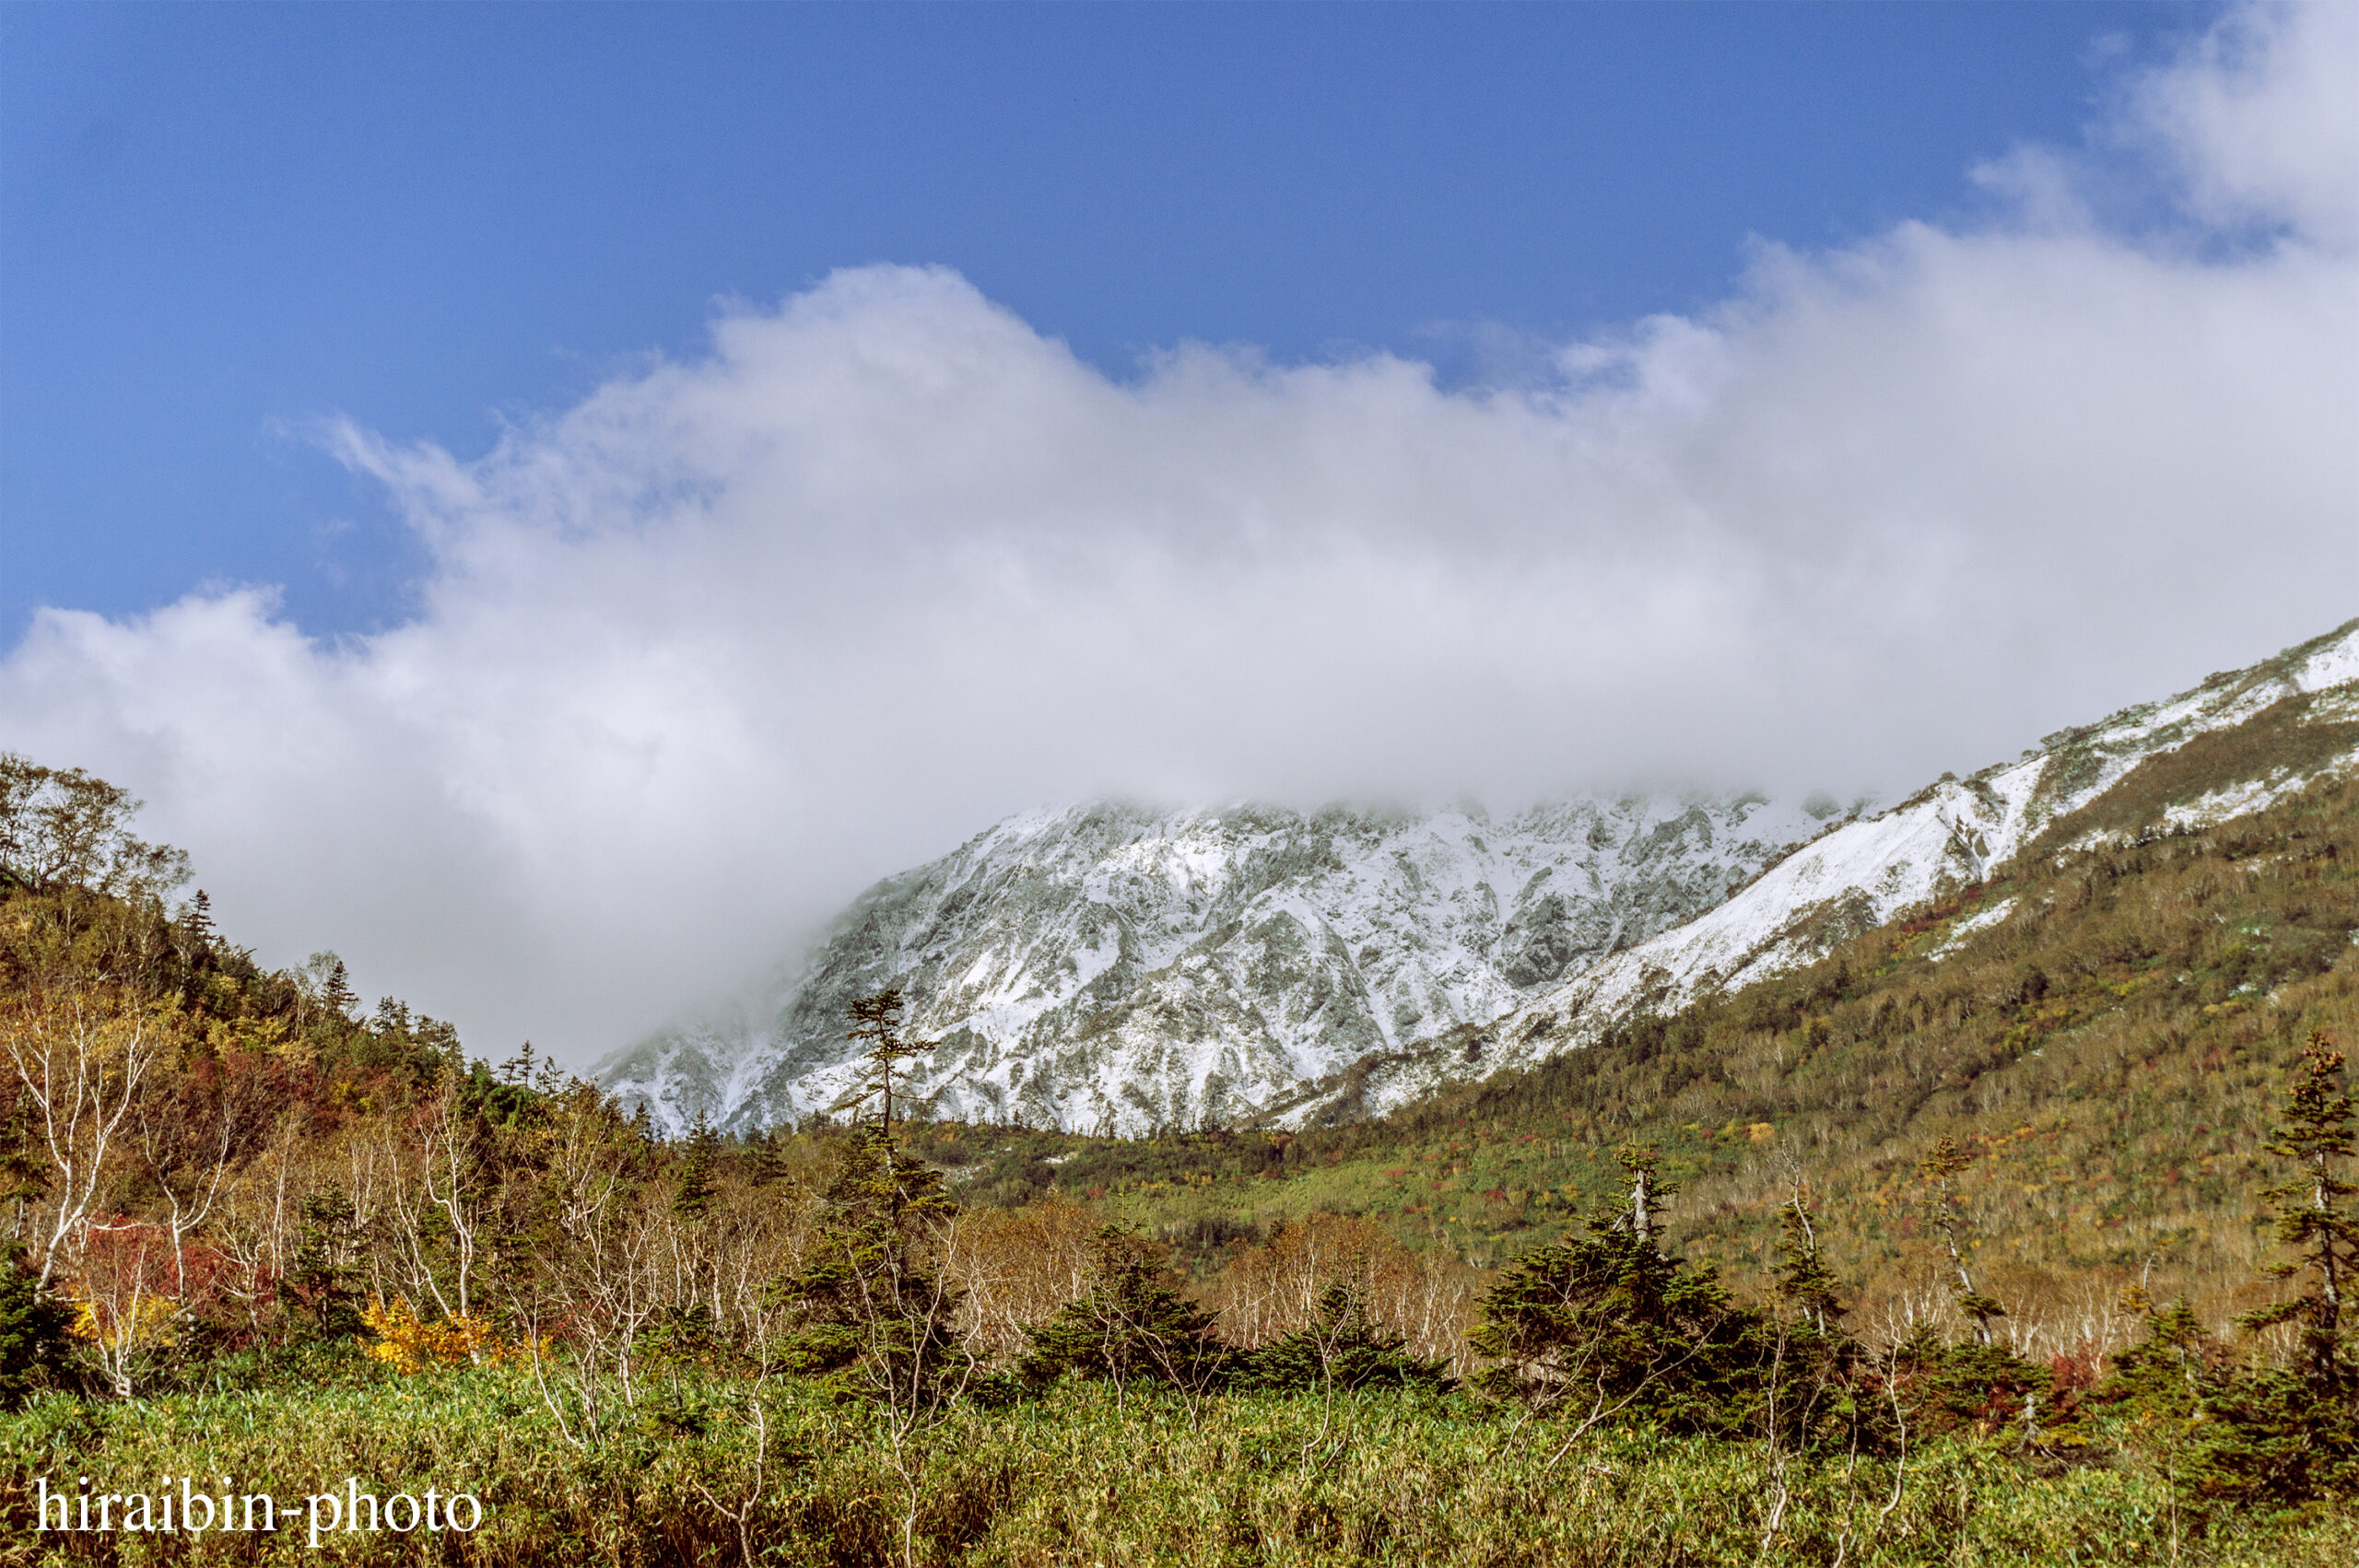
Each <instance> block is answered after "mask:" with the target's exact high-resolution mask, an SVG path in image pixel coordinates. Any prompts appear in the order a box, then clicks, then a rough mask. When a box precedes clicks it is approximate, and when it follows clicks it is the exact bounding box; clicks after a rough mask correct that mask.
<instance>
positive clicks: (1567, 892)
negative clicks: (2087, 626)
mask: <svg viewBox="0 0 2359 1568" xmlns="http://www.w3.org/2000/svg"><path fill="white" fill-rule="evenodd" d="M2289 698H2299V699H2301V700H2300V701H2299V702H2294V703H2289V702H2288V699H2289ZM2281 705H2283V706H2281ZM2296 710H2297V711H2296ZM2289 712H2291V713H2292V717H2291V718H2290V719H2288V718H2286V715H2287V714H2288V713H2289ZM2272 715H2273V716H2275V717H2274V718H2273V719H2271V718H2270V717H2269V716H2272ZM2354 718H2359V621H2353V622H2352V623H2350V624H2348V625H2346V626H2342V627H2341V628H2339V629H2338V630H2336V631H2334V632H2331V633H2329V634H2328V635H2326V636H2325V637H2321V638H2316V639H2313V640H2312V641H2310V642H2307V643H2304V644H2302V645H2301V646H2299V647H2297V648H2294V649H2288V650H2287V651H2286V652H2284V653H2283V654H2280V655H2278V656H2277V657H2275V658H2273V659H2270V660H2266V661H2262V662H2260V663H2259V664H2256V665H2254V666H2252V667H2251V668H2249V669H2247V670H2242V671H2236V672H2233V673H2226V674H2220V675H2214V676H2212V677H2211V678H2209V679H2207V680H2206V681H2204V682H2203V683H2202V684H2201V685H2198V686H2196V687H2195V688H2193V689H2192V690H2190V691H2188V692H2185V693H2182V694H2180V695H2178V696H2175V697H2172V698H2170V699H2169V700H2167V701H2165V702H2161V703H2149V704H2142V705H2139V706H2137V707H2133V708H2126V709H2124V710H2122V711H2121V712H2119V713H2117V714H2114V715H2112V716H2111V717H2110V718H2107V719H2106V720H2101V721H2099V722H2098V723H2095V724H2092V725H2088V726H2085V727H2083V728H2081V729H2076V730H2069V731H2060V732H2059V733H2057V734H2054V735H2050V736H2048V737H2046V738H2045V739H2044V740H2043V741H2042V742H2041V743H2040V745H2039V746H2038V747H2037V748H2036V749H2034V750H2031V751H2027V752H2025V754H2023V755H2022V756H2021V757H2020V758H2018V759H2016V760H2015V761H2013V762H2009V763H2002V764H1999V765H1996V766H1991V767H1988V768H1985V769H1983V770H1982V771H1981V772H1979V773H1977V774H1974V775H1973V776H1971V777H1969V778H1964V779H1959V778H1950V777H1946V776H1945V777H1944V778H1942V779H1941V780H1939V781H1937V782H1936V783H1934V784H1932V785H1931V786H1929V787H1928V788H1927V789H1925V790H1922V791H1920V792H1919V793H1918V794H1917V795H1915V796H1912V797H1911V798H1910V799H1908V800H1907V801H1905V802H1901V803H1900V804H1898V805H1896V806H1894V807H1892V808H1891V809H1890V810H1887V811H1884V812H1882V813H1876V814H1873V815H1869V814H1866V813H1865V811H1864V807H1863V806H1855V807H1853V808H1850V809H1849V810H1848V811H1845V810H1837V808H1835V807H1834V806H1833V804H1832V802H1826V801H1824V800H1823V799H1822V800H1819V801H1816V802H1813V804H1812V805H1811V806H1809V807H1797V806H1794V805H1790V804H1782V803H1778V802H1769V801H1766V800H1765V799H1763V798H1761V797H1759V796H1736V797H1729V798H1721V799H1684V800H1669V799H1660V798H1641V799H1629V800H1622V801H1602V800H1572V801H1567V802H1558V803H1556V804H1554V805H1551V806H1547V807H1543V808H1537V809H1535V810H1533V811H1530V812H1526V813H1521V814H1520V815H1518V816H1515V817H1513V818H1508V819H1505V820H1502V821H1499V822H1496V823H1495V822H1493V821H1491V820H1490V819H1488V818H1487V817H1485V816H1484V815H1483V814H1482V813H1480V811H1479V810H1476V809H1457V810H1450V811H1442V812H1433V813H1372V812H1364V811H1353V810H1347V809H1344V808H1331V809H1330V810H1327V811H1324V812H1320V813H1308V814H1306V813H1296V812H1290V811H1284V810H1278V809H1273V808H1265V807H1255V806H1239V807H1234V808H1230V809H1227V810H1223V811H1212V812H1158V811H1154V810H1150V809H1147V808H1144V807H1138V806H1130V805H1121V804H1102V803H1101V804H1096V805H1086V806H1074V807H1069V808H1062V809H1058V810H1050V811H1044V812H1039V813H1030V814H1027V815H1024V816H1019V817H1015V818H1011V819H1009V820H1008V821H1006V822H1003V823H1001V824H999V825H996V826H994V827H992V828H991V829H989V830H987V831H986V832H984V833H982V834H980V835H979V836H978V837H976V838H974V839H973V840H971V841H970V842H968V844H966V845H964V846H962V847H961V848H959V849H957V851H955V852H953V853H952V854H950V855H947V856H945V857H944V858H943V859H942V860H937V861H934V862H933V863H932V864H929V865H926V866H921V867H919V868H917V869H916V870H914V871H911V872H904V873H903V874H901V875H899V876H897V877H893V878H889V879H887V880H886V881H885V882H883V883H878V884H877V885H876V886H875V887H874V888H872V889H870V890H869V892H867V893H866V894H863V895H862V896H861V898H860V899H858V900H857V901H855V903H854V904H853V906H852V907H851V908H850V909H849V910H847V911H846V912H845V914H844V915H842V916H841V917H839V919H837V921H836V922H835V923H834V924H833V926H832V927H831V928H830V929H829V930H828V932H827V934H826V936H825V937H824V938H823V939H822V941H821V942H819V943H818V944H817V946H816V948H815V949H814V951H813V952H812V953H811V954H809V955H808V957H807V958H806V960H805V961H804V963H803V964H802V965H801V966H800V967H798V968H797V969H796V970H795V971H794V972H793V973H792V975H790V976H789V977H786V978H784V979H783V980H781V982H780V984H779V985H778V986H777V987H775V988H774V989H772V991H771V992H770V994H769V995H768V996H767V997H765V998H764V999H762V1000H760V1001H759V1002H758V1003H757V1004H756V1005H755V1006H753V1007H752V1008H751V1009H749V1010H747V1011H746V1012H744V1013H742V1014H738V1015H732V1016H726V1017H719V1018H715V1019H712V1020H708V1021H705V1022H703V1023H700V1024H696V1025H693V1026H690V1027H686V1028H683V1029H680V1030H676V1031H673V1032H670V1033H668V1034H665V1035H663V1036H658V1037H656V1038H654V1039H651V1040H650V1041H647V1042H645V1043H643V1044H642V1045H640V1047H636V1048H634V1049H633V1050H631V1051H628V1052H626V1053H623V1054H622V1055H620V1056H618V1057H616V1058H615V1059H612V1060H611V1061H610V1062H608V1063H607V1064H606V1065H605V1066H604V1069H603V1070H602V1072H601V1078H602V1082H604V1083H605V1084H606V1085H607V1086H608V1087H609V1088H611V1089H613V1090H615V1091H616V1093H617V1094H620V1095H621V1096H622V1097H623V1098H624V1099H625V1100H626V1101H627V1102H631V1103H635V1104H638V1105H642V1106H646V1108H647V1109H648V1110H649V1111H650V1113H651V1115H652V1116H653V1117H655V1119H656V1120H657V1122H658V1123H659V1125H662V1126H663V1127H666V1128H668V1129H675V1130H677V1129H684V1128H686V1127H687V1126H688V1125H690V1124H691V1123H693V1122H694V1121H695V1120H697V1119H698V1118H700V1117H701V1118H704V1119H709V1120H710V1121H711V1122H713V1123H714V1124H716V1125H719V1126H724V1127H731V1128H749V1127H754V1126H758V1125H764V1124H768V1123H772V1122H776V1121H779V1120H781V1119H785V1118H789V1117H803V1116H806V1115H808V1114H810V1113H812V1112H814V1111H824V1110H826V1109H827V1107H828V1106H831V1105H832V1104H834V1102H835V1100H836V1098H837V1097H838V1096H839V1094H841V1093H842V1092H843V1090H844V1089H845V1087H847V1086H848V1084H849V1082H851V1050H850V1048H849V1042H848V1041H846V1040H845V1039H844V1037H843V1030H844V1024H843V1020H844V1017H845V1014H846V1011H847V1009H848V1006H849V1004H850V1002H851V1000H852V999H853V998H855V997H858V996H862V995H865V994H868V993H870V992H873V991H874V990H877V989H882V988H883V987H884V986H886V985H898V986H900V987H902V988H903V989H904V990H905V991H906V992H907V993H908V995H909V997H910V1002H911V1012H910V1021H909V1022H910V1031H911V1033H912V1035H913V1036H916V1037H920V1038H923V1039H926V1040H929V1041H931V1042H933V1049H932V1050H931V1052H930V1054H929V1055H928V1056H926V1057H925V1058H923V1059H921V1060H920V1061H919V1062H918V1063H917V1064H916V1069H915V1074H914V1080H915V1081H914V1083H913V1087H914V1088H915V1090H916V1091H917V1092H918V1093H919V1094H921V1095H922V1096H926V1097H930V1098H931V1099H932V1102H933V1108H934V1109H935V1111H936V1112H937V1114H941V1115H945V1116H962V1117H975V1118H980V1119H1011V1118H1014V1117H1023V1118H1024V1119H1026V1120H1027V1121H1029V1122H1032V1123H1034V1124H1036V1125H1043V1124H1053V1125H1056V1126H1059V1127H1062V1128H1065V1129H1072V1130H1077V1131H1088V1132H1122V1133H1134V1132H1139V1131H1144V1130H1145V1129H1149V1128H1152V1127H1157V1126H1175V1125H1180V1126H1192V1125H1196V1124H1198V1123H1200V1122H1202V1121H1204V1120H1206V1119H1217V1120H1221V1121H1224V1122H1230V1123H1245V1122H1259V1123H1262V1124H1265V1125H1266V1124H1277V1125H1286V1126H1299V1125H1302V1124H1304V1123H1307V1122H1312V1121H1328V1120H1337V1119H1349V1118H1352V1117H1361V1116H1368V1115H1379V1114H1382V1113H1383V1112H1384V1111H1386V1110H1389V1109H1391V1108H1393V1107H1394V1106H1400V1105H1402V1104H1405V1103H1408V1102H1409V1101H1411V1100H1414V1099H1416V1098H1418V1097H1420V1096H1422V1095H1424V1094H1428V1093H1430V1092H1432V1091H1433V1090H1434V1089H1436V1088H1438V1087H1439V1086H1441V1085H1442V1084H1444V1083H1447V1082H1452V1081H1455V1080H1462V1079H1465V1078H1470V1077H1474V1076H1480V1075H1485V1074H1488V1073H1492V1072H1496V1071H1501V1070H1503V1069H1511V1068H1519V1067H1523V1066H1528V1065H1530V1064H1531V1063H1532V1062H1535V1061H1537V1060H1539V1059H1543V1058H1544V1057H1547V1056H1550V1055H1553V1054H1555V1053H1556V1052H1558V1051H1561V1050H1565V1049H1569V1048H1575V1047H1581V1046H1585V1045H1588V1044H1591V1043H1593V1042H1595V1041H1596V1040H1598V1039H1600V1038H1602V1036H1604V1035H1605V1034H1606V1033H1608V1032H1609V1031H1610V1030H1611V1029H1612V1028H1613V1027H1614V1025H1616V1024H1619V1023H1621V1022H1624V1021H1625V1020H1627V1019H1628V1018H1630V1017H1632V1016H1633V1015H1635V1014H1637V1013H1639V1012H1647V1011H1650V1010H1662V1009H1669V1008H1674V1007H1676V1006H1678V1005H1681V1004H1682V1003H1684V1002H1685V1001H1687V1000H1692V999H1694V998H1696V997H1697V996H1700V995H1704V994H1707V993H1708V992H1711V991H1714V990H1717V989H1735V988H1737V987H1740V986H1743V985H1744V984H1747V983H1750V982H1751V981H1754V980H1756V979H1760V978H1765V977H1768V976H1770V975H1773V974H1777V973H1779V972H1781V971H1783V970H1786V969H1789V968H1792V967H1795V966H1798V965H1802V964H1806V963H1809V962H1811V961H1813V960H1814V959H1815V958H1817V957H1819V956H1821V955H1822V954H1824V953H1825V952H1826V951H1827V949H1828V948H1829V947H1831V946H1832V945H1833V943H1835V942H1838V941H1840V940H1841V939H1843V938H1844V937H1846V936H1848V935H1849V934H1851V933H1853V932H1855V931H1858V930H1865V929H1867V928H1869V927H1872V926H1874V925H1877V924H1880V923H1882V922H1883V921H1884V920H1886V919H1890V918H1892V917H1893V916H1894V915H1895V914H1896V913H1898V912H1899V911H1901V910H1903V909H1906V908H1907V907H1910V906H1912V905H1916V904H1919V903H1921V902H1923V901H1925V900H1926V899H1929V898H1931V897H1935V896H1937V895H1941V894H1942V893H1943V892H1944V891H1945V890H1947V889H1950V888H1952V887H1954V886H1958V885H1962V884H1965V883H1974V882H1978V881H1981V880H1984V879H1985V878H1987V877H1988V876H1989V874H1990V873H1991V872H1994V871H1995V870H1997V869H1998V868H2000V867H2001V865H2003V864H2004V862H2006V861H2007V860H2009V859H2011V858H2012V857H2013V856H2014V855H2016V854H2017V853H2019V852H2021V851H2022V850H2023V849H2024V848H2026V847H2027V846H2030V845H2032V844H2034V843H2035V842H2036V841H2039V840H2040V839H2041V837H2042V836H2043V835H2050V834H2052V832H2064V831H2073V832H2076V833H2077V834H2078V836H2079V837H2083V838H2086V837H2091V836H2092V835H2094V834H2095V833H2097V832H2100V831H2104V830H2103V829H2100V828H2094V827H2092V828H2085V830H2083V824H2085V822H2086V821H2087V820H2088V819H2089V818H2090V817H2091V815H2092V814H2102V813H2101V811H2100V810H2099V808H2098V806H2096V805H2093V802H2115V801H2119V800H2120V799H2122V797H2123V795H2124V794H2125V793H2135V792H2136V791H2134V790H2130V783H2135V782H2136V780H2133V779H2131V776H2132V775H2133V773H2134V774H2136V775H2137V778H2138V779H2149V780H2151V778H2153V769H2146V770H2144V771H2140V770H2141V767H2142V765H2143V764H2146V763H2148V762H2150V761H2154V762H2155V765H2156V766H2164V764H2163V763H2162V762H2161V761H2159V760H2157V759H2164V758H2180V757H2181V756H2182V755H2183V756H2184V758H2186V759H2189V768H2192V772H2191V773H2190V772H2189V768H2181V770H2180V771H2181V772H2182V773H2187V774H2188V777H2187V778H2175V779H2174V780H2173V781H2172V783H2171V787H2170V793H2169V796H2168V799H2167V800H2166V801H2164V802H2161V803H2159V804H2156V803H2154V802H2145V801H2144V799H2143V797H2142V796H2141V802H2142V803H2140V804H2139V805H2138V806H2137V810H2136V813H2134V814H2135V815H2136V821H2137V823H2138V824H2139V825H2147V824H2149V823H2151V824H2153V825H2160V826H2164V827H2168V826H2174V825H2177V826H2184V825H2190V824H2200V823H2204V822H2211V821H2216V820H2220V819H2222V818H2224V817H2226V816H2229V815H2233V814H2236V813H2241V812H2245V811H2250V810H2256V809H2259V807H2260V806H2262V805H2265V804H2267V803H2268V802H2270V801H2271V800H2273V799H2275V798H2277V797H2278V796H2280V795H2282V794H2283V793H2285V792H2286V791H2287V790H2292V789H2294V788H2298V787H2299V786H2300V785H2301V784H2303V783H2305V782H2306V781H2307V780H2308V779H2309V778H2314V777H2316V776H2317V774H2318V772H2320V771H2323V770H2326V769H2329V768H2341V767H2348V766H2352V765H2353V760H2354V756H2353V748H2350V747H2348V746H2343V745H2342V744H2341V742H2340V741H2338V742H2336V743H2335V746H2336V747H2340V748H2341V749H2334V748H2329V750H2328V751H2327V752H2323V753H2321V752H2319V751H2318V748H2317V747H2316V746H2312V747H2311V748H2309V750H2308V751H2306V752H2305V753H2303V756H2304V758H2305V759H2306V760H2303V761H2301V762H2300V763H2299V764H2298V766H2296V765H2292V764H2288V765H2283V766H2279V765H2275V764H2271V765H2269V766H2259V765H2257V764H2256V765H2250V766H2248V764H2247V763H2246V762H2243V761H2238V760H2236V758H2235V757H2234V756H2231V755H2229V753H2231V752H2233V751H2234V748H2233V747H2231V748H2228V750H2227V751H2226V752H2223V753H2222V754H2221V755H2219V756H2214V755H2212V753H2211V752H2207V751H2206V749H2205V748H2206V747H2207V746H2213V747H2215V748H2216V747H2217V745H2218V743H2219V740H2220V738H2221V737H2230V738H2233V736H2234V735H2235V734H2237V733H2241V732H2242V729H2243V728H2248V727H2254V726H2255V725H2256V722H2257V721H2259V723H2261V724H2266V723H2268V722H2279V723H2281V724H2283V723H2292V724H2294V725H2313V726H2315V725H2318V724H2319V723H2320V722H2321V721H2333V722H2334V723H2336V724H2337V725H2347V724H2349V723H2350V722H2351V721H2352V720H2353V719H2354ZM2313 732H2314V733H2316V734H2318V735H2327V734H2333V735H2341V734H2344V733H2346V732H2347V731H2345V730H2343V729H2341V728H2336V729H2334V730H2331V731H2327V730H2322V729H2321V730H2316V731H2313ZM2204 737H2213V739H2212V740H2210V741H2205V743H2204V744H2203V745H2194V746H2190V743H2193V742H2197V741H2199V740H2202V739H2203V738H2204ZM2238 755H2241V754H2238ZM2272 755H2273V754H2272ZM2171 766H2177V762H2174V763H2173V764H2172V765H2171ZM2126 780H2128V781H2130V782H2129V783H2125V781H2126ZM2117 787H2119V789H2117ZM2151 792H2152V791H2151V790H2149V791H2148V793H2151ZM2149 806H2152V807H2153V809H2152V810H2151V811H2150V810H2149V809H2148V808H2149ZM2125 809H2127V808H2125ZM2075 813H2081V814H2079V815H2076V814H2075Z"/></svg>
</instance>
